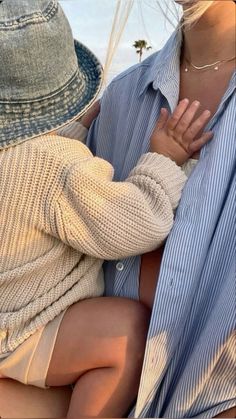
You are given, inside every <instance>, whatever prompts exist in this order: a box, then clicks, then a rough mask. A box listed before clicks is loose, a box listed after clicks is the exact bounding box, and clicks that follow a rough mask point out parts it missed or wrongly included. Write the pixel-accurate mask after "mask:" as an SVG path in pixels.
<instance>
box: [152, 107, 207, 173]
mask: <svg viewBox="0 0 236 419" xmlns="http://www.w3.org/2000/svg"><path fill="white" fill-rule="evenodd" d="M199 106H200V103H199V102H198V101H194V102H193V103H191V105H190V106H189V100H188V99H183V100H181V101H180V103H179V104H178V106H177V107H176V109H175V110H174V112H173V114H172V115H171V116H170V117H169V113H168V111H167V109H165V108H162V109H161V115H160V117H159V119H158V121H157V124H156V127H155V129H154V131H153V134H152V136H151V143H150V150H151V151H152V152H156V153H158V154H163V155H164V156H166V157H169V158H170V159H171V160H174V161H175V162H176V164H178V165H179V166H181V165H182V164H183V163H184V162H185V161H187V160H188V159H189V157H191V155H192V154H193V153H195V152H196V151H198V150H200V149H201V147H202V146H203V145H204V144H206V143H207V142H208V141H209V140H210V139H211V138H212V137H213V132H211V131H208V132H205V133H203V134H202V135H200V137H199V138H196V136H197V135H198V133H199V132H200V131H202V130H203V129H204V127H205V126H206V124H207V122H208V121H209V119H210V116H211V113H210V111H208V110H206V111H204V112H202V114H201V115H200V116H199V117H198V118H197V119H196V120H195V121H194V122H192V120H193V118H194V116H195V114H196V112H197V110H198V108H199Z"/></svg>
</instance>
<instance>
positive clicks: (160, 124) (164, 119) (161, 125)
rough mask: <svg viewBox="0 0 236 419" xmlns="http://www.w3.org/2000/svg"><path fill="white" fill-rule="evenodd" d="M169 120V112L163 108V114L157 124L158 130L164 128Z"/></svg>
mask: <svg viewBox="0 0 236 419" xmlns="http://www.w3.org/2000/svg"><path fill="white" fill-rule="evenodd" d="M168 118H169V112H168V110H167V109H166V108H161V113H160V116H159V118H158V121H157V124H156V129H158V130H159V129H162V128H164V126H165V124H166V122H167V121H168Z"/></svg>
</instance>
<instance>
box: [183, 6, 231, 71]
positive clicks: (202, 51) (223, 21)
mask: <svg viewBox="0 0 236 419" xmlns="http://www.w3.org/2000/svg"><path fill="white" fill-rule="evenodd" d="M235 8H236V6H235V3H234V2H233V1H232V0H224V1H221V0H220V1H216V2H215V3H213V5H212V6H211V7H209V9H208V10H207V11H206V12H205V13H204V15H203V16H202V17H201V18H200V19H199V21H198V22H197V23H196V24H195V25H194V26H193V27H191V28H190V29H188V30H187V29H184V48H183V57H184V58H187V59H188V60H189V61H191V62H192V63H194V64H195V65H199V66H201V65H205V64H208V63H211V62H215V61H218V60H225V59H226V60H227V59H229V58H231V57H234V56H235Z"/></svg>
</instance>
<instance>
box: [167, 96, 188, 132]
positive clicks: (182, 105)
mask: <svg viewBox="0 0 236 419" xmlns="http://www.w3.org/2000/svg"><path fill="white" fill-rule="evenodd" d="M188 105H189V100H188V99H183V100H181V101H180V102H179V104H178V106H177V107H176V109H175V110H174V112H173V114H172V115H171V117H170V118H169V121H168V122H167V128H168V129H170V130H174V129H175V127H176V125H177V124H178V122H179V120H180V118H181V117H182V115H183V114H184V112H185V111H186V109H187V107H188Z"/></svg>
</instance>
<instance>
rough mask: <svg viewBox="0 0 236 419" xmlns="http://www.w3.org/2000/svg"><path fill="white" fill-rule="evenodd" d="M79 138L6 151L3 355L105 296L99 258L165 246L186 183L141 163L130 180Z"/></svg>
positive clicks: (157, 159)
mask: <svg viewBox="0 0 236 419" xmlns="http://www.w3.org/2000/svg"><path fill="white" fill-rule="evenodd" d="M112 176H113V168H112V166H111V165H110V164H109V163H107V162H105V161H104V160H101V159H100V158H97V157H93V155H92V154H91V152H90V151H89V150H88V148H87V147H86V146H85V145H83V144H82V143H80V142H79V141H76V140H71V139H68V138H62V137H59V136H50V135H48V136H45V137H39V138H36V139H33V140H29V141H27V142H25V143H22V144H20V145H17V146H15V147H12V148H8V149H5V150H2V151H1V152H0V203H1V204H0V219H1V224H0V243H1V246H0V356H1V355H3V354H7V353H8V352H11V351H13V350H14V349H15V348H16V347H17V346H18V345H20V344H21V343H22V342H23V341H24V340H25V339H27V338H28V337H29V336H30V335H31V334H33V333H34V332H35V331H36V330H37V329H39V328H40V327H41V326H44V325H46V324H47V323H48V322H49V321H50V320H52V319H53V318H54V317H55V316H57V315H58V314H59V313H60V312H61V311H62V310H64V309H66V308H67V307H69V306H70V305H71V304H73V303H75V302H76V301H78V300H81V299H85V298H90V297H95V296H100V295H102V294H103V288H104V284H103V278H102V270H101V266H102V262H103V259H116V258H121V257H127V256H131V255H135V254H138V253H144V252H147V251H150V250H152V249H154V248H156V247H157V246H158V245H160V244H161V243H162V242H163V241H164V240H165V238H166V236H167V235H168V233H169V231H170V229H171V227H172V223H173V211H174V209H175V207H176V206H177V204H178V201H179V198H180V195H181V190H182V188H183V186H184V183H185V180H186V176H185V174H184V173H183V171H182V170H181V169H180V168H179V167H178V166H177V165H176V164H175V163H174V162H172V161H171V160H169V159H168V158H166V157H163V156H160V155H158V154H154V153H148V154H146V155H144V156H142V157H141V159H140V160H139V162H138V165H137V166H136V168H134V169H133V170H132V172H131V173H130V176H129V177H128V179H127V180H126V181H125V182H119V183H118V182H112Z"/></svg>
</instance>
